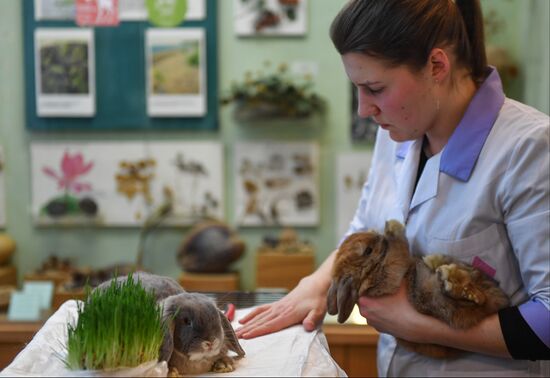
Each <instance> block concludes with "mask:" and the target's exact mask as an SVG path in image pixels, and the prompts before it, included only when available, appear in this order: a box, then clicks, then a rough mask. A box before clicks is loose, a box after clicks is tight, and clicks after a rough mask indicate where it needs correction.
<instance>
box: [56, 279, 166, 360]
mask: <svg viewBox="0 0 550 378" xmlns="http://www.w3.org/2000/svg"><path fill="white" fill-rule="evenodd" d="M77 311H78V319H77V322H76V324H69V325H68V326H67V333H68V341H67V355H66V357H65V360H64V363H65V366H66V367H67V368H68V369H70V370H113V369H118V368H123V367H124V368H129V367H135V366H138V365H141V364H143V363H146V362H150V361H157V360H158V358H159V350H160V347H161V345H162V342H163V338H164V332H165V329H164V327H165V323H164V320H163V318H162V308H161V306H159V305H158V304H157V303H156V300H155V295H154V294H153V293H152V292H148V291H146V290H145V289H144V288H143V286H142V285H141V283H140V281H139V280H136V281H135V282H134V280H133V279H132V274H131V273H130V274H129V275H128V279H127V280H126V281H125V282H123V283H120V282H117V281H116V280H113V281H112V283H111V285H110V286H108V287H107V288H106V289H104V290H94V291H92V292H89V289H88V295H87V299H86V300H85V301H84V302H79V304H78V310H77Z"/></svg>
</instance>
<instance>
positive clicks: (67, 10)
mask: <svg viewBox="0 0 550 378" xmlns="http://www.w3.org/2000/svg"><path fill="white" fill-rule="evenodd" d="M75 13H76V7H75V0H34V18H35V19H36V20H74V18H75Z"/></svg>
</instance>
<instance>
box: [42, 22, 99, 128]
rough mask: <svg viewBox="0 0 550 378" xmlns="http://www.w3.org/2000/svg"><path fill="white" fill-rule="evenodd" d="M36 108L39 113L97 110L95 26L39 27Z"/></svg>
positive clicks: (90, 112)
mask: <svg viewBox="0 0 550 378" xmlns="http://www.w3.org/2000/svg"><path fill="white" fill-rule="evenodd" d="M34 44H35V86H36V111H37V114H38V116H39V117H91V116H93V115H94V114H95V65H94V64H95V63H94V62H95V58H94V34H93V30H92V29H82V28H63V29H61V28H47V29H46V28H38V29H36V30H35V34H34Z"/></svg>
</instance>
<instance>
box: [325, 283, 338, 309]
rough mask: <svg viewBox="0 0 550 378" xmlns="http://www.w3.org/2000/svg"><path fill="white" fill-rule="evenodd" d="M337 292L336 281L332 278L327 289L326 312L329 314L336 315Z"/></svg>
mask: <svg viewBox="0 0 550 378" xmlns="http://www.w3.org/2000/svg"><path fill="white" fill-rule="evenodd" d="M337 293H338V283H337V281H336V280H335V279H333V280H332V282H331V283H330V288H329V289H328V294H327V312H328V313H329V314H330V315H336V314H337V313H338V302H337Z"/></svg>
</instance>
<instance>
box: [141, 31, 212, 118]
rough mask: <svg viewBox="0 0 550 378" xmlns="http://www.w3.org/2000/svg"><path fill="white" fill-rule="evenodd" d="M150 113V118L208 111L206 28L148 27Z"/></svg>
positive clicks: (148, 102) (201, 113)
mask: <svg viewBox="0 0 550 378" xmlns="http://www.w3.org/2000/svg"><path fill="white" fill-rule="evenodd" d="M145 41H146V49H145V50H146V53H147V56H146V59H147V113H148V114H149V116H151V117H201V116H204V115H205V114H206V73H205V72H206V53H205V35H204V30H203V29H199V28H186V29H156V28H154V29H148V30H147V32H146V35H145Z"/></svg>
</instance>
